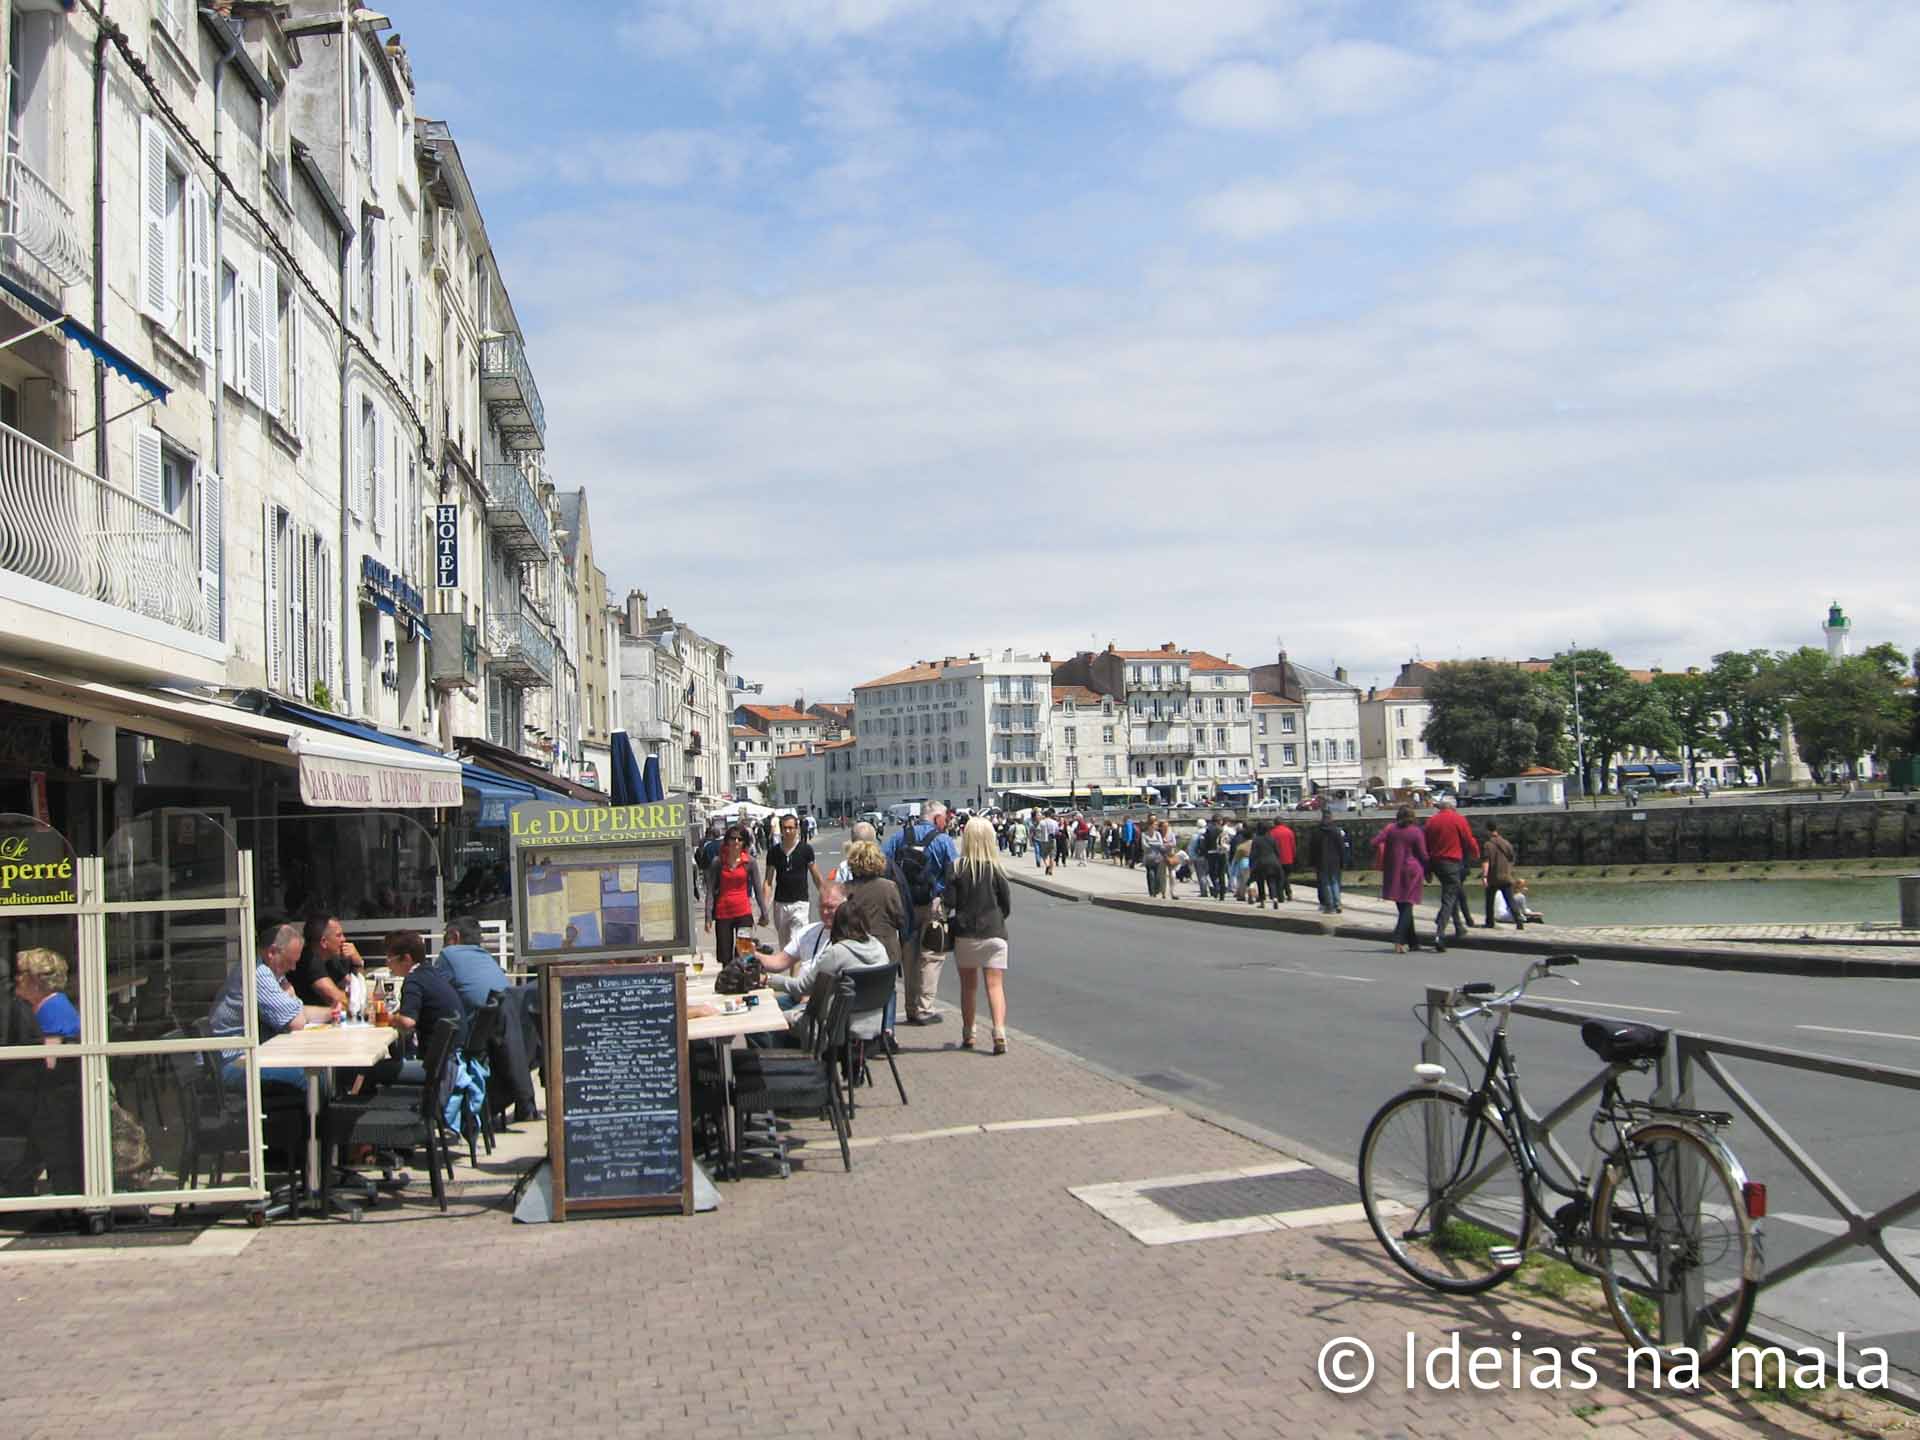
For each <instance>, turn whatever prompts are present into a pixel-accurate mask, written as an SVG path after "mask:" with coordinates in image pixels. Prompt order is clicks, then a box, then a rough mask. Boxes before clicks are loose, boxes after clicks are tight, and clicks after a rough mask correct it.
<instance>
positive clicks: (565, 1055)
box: [546, 964, 693, 1220]
mask: <svg viewBox="0 0 1920 1440" xmlns="http://www.w3.org/2000/svg"><path fill="white" fill-rule="evenodd" d="M546 982H547V995H546V1013H547V1034H548V1042H547V1044H548V1048H547V1054H548V1055H549V1056H551V1057H553V1058H554V1059H555V1060H557V1061H558V1064H557V1065H554V1066H553V1067H552V1069H553V1072H554V1073H553V1074H552V1075H550V1076H549V1078H548V1082H547V1085H548V1091H547V1102H548V1103H547V1154H548V1158H549V1159H550V1160H551V1162H552V1165H553V1177H554V1218H555V1219H556V1220H564V1219H566V1218H567V1213H568V1212H569V1211H572V1210H581V1211H602V1210H678V1211H680V1212H681V1213H682V1214H687V1215H691V1214H692V1213H693V1136H692V1130H691V1116H690V1114H689V1106H688V1099H687V1087H686V1083H685V1074H684V1070H685V1056H686V1053H687V1039H686V1028H687V1027H686V980H685V978H684V976H683V975H682V974H681V972H680V970H679V968H678V967H677V966H674V965H671V964H666V965H659V964H627V965H618V964H613V965H566V964H562V965H553V966H549V967H548V968H547V971H546ZM556 1082H557V1083H556Z"/></svg>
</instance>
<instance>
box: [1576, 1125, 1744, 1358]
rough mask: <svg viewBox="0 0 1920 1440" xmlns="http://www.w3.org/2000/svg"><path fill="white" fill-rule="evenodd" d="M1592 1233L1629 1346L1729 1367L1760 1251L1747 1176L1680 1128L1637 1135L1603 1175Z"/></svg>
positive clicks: (1717, 1149) (1610, 1303) (1650, 1128)
mask: <svg viewBox="0 0 1920 1440" xmlns="http://www.w3.org/2000/svg"><path fill="white" fill-rule="evenodd" d="M1592 1228H1593V1249H1594V1260H1595V1262H1596V1264H1597V1265H1598V1266H1599V1269H1600V1271H1601V1283H1602V1285H1603V1287H1604V1288H1605V1290H1606V1293H1607V1307H1608V1308H1609V1309H1610V1310H1612V1311H1613V1319H1614V1323H1615V1324H1616V1325H1618V1326H1619V1327H1620V1333H1621V1334H1622V1335H1624V1336H1626V1337H1627V1340H1628V1342H1629V1343H1631V1344H1633V1345H1636V1346H1651V1347H1652V1348H1654V1349H1656V1350H1663V1351H1668V1352H1671V1351H1674V1350H1676V1349H1677V1348H1679V1347H1680V1346H1686V1347H1687V1348H1689V1349H1691V1350H1692V1351H1693V1352H1694V1353H1695V1354H1697V1355H1698V1356H1699V1357H1700V1368H1701V1370H1703V1371H1706V1370H1711V1369H1713V1368H1714V1367H1715V1366H1716V1365H1718V1364H1720V1363H1721V1361H1723V1360H1725V1359H1726V1357H1727V1355H1728V1353H1729V1352H1730V1351H1731V1350H1732V1349H1733V1347H1734V1346H1735V1345H1736V1344H1738V1343H1739V1340H1740V1337H1741V1336H1742V1335H1744V1334H1745V1333H1746V1329H1747V1321H1748V1320H1749V1319H1751V1318H1752V1316H1753V1298H1754V1294H1755V1291H1756V1290H1757V1289H1758V1286H1759V1281H1760V1242H1759V1239H1758V1237H1757V1236H1755V1234H1754V1232H1753V1222H1752V1221H1751V1220H1749V1219H1748V1218H1747V1205H1746V1194H1745V1176H1744V1175H1743V1174H1741V1173H1739V1171H1738V1162H1737V1161H1734V1160H1733V1158H1732V1157H1731V1156H1730V1155H1728V1154H1727V1152H1726V1150H1725V1149H1724V1148H1723V1147H1721V1146H1720V1145H1718V1144H1716V1143H1713V1142H1711V1141H1709V1140H1707V1139H1705V1138H1703V1137H1702V1136H1700V1135H1699V1134H1697V1133H1696V1132H1694V1131H1692V1130H1689V1129H1686V1128H1685V1127H1683V1126H1679V1125H1668V1124H1661V1123H1659V1122H1655V1123H1653V1124H1651V1125H1643V1126H1641V1127H1639V1128H1638V1129H1636V1130H1635V1131H1634V1132H1633V1133H1632V1134H1631V1135H1629V1136H1628V1137H1627V1141H1626V1144H1625V1145H1624V1146H1622V1147H1621V1149H1620V1150H1619V1151H1617V1152H1616V1153H1615V1154H1613V1155H1611V1156H1610V1157H1608V1159H1607V1162H1606V1164H1605V1165H1604V1166H1603V1167H1602V1169H1601V1172H1600V1176H1599V1180H1598V1182H1597V1183H1596V1185H1595V1188H1594V1196H1593V1222H1592ZM1663 1316H1664V1317H1665V1318H1666V1320H1667V1326H1666V1327H1663V1324H1662V1320H1663ZM1669 1327H1670V1328H1671V1329H1672V1330H1673V1331H1674V1332H1676V1333H1673V1334H1672V1337H1671V1338H1663V1337H1662V1330H1663V1328H1669Z"/></svg>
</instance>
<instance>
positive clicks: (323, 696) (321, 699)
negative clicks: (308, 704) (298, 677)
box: [308, 680, 333, 710]
mask: <svg viewBox="0 0 1920 1440" xmlns="http://www.w3.org/2000/svg"><path fill="white" fill-rule="evenodd" d="M308 699H309V700H311V701H312V703H313V708H314V709H316V710H331V709H333V692H332V691H331V690H329V689H327V682H326V681H324V680H316V681H314V682H313V692H312V694H311V695H309V696H308Z"/></svg>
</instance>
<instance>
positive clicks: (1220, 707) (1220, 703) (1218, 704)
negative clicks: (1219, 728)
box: [1213, 695, 1227, 715]
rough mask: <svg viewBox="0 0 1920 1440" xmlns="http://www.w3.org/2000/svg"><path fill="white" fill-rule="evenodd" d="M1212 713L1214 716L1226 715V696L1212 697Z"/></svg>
mask: <svg viewBox="0 0 1920 1440" xmlns="http://www.w3.org/2000/svg"><path fill="white" fill-rule="evenodd" d="M1213 713H1214V714H1216V715H1224V714H1226V713H1227V698H1226V696H1224V695H1216V696H1215V697H1214V699H1213Z"/></svg>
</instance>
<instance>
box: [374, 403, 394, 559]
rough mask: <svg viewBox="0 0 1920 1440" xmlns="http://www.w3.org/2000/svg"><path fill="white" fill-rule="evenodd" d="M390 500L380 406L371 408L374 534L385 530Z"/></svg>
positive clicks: (383, 428)
mask: <svg viewBox="0 0 1920 1440" xmlns="http://www.w3.org/2000/svg"><path fill="white" fill-rule="evenodd" d="M391 508H392V502H391V501H390V500H389V498H388V495H387V426H386V417H385V416H384V415H382V414H381V413H380V407H379V406H377V405H376V406H374V408H373V528H374V531H375V533H376V534H380V535H384V534H386V532H387V518H388V517H387V512H388V511H389V510H390V509H391Z"/></svg>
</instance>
